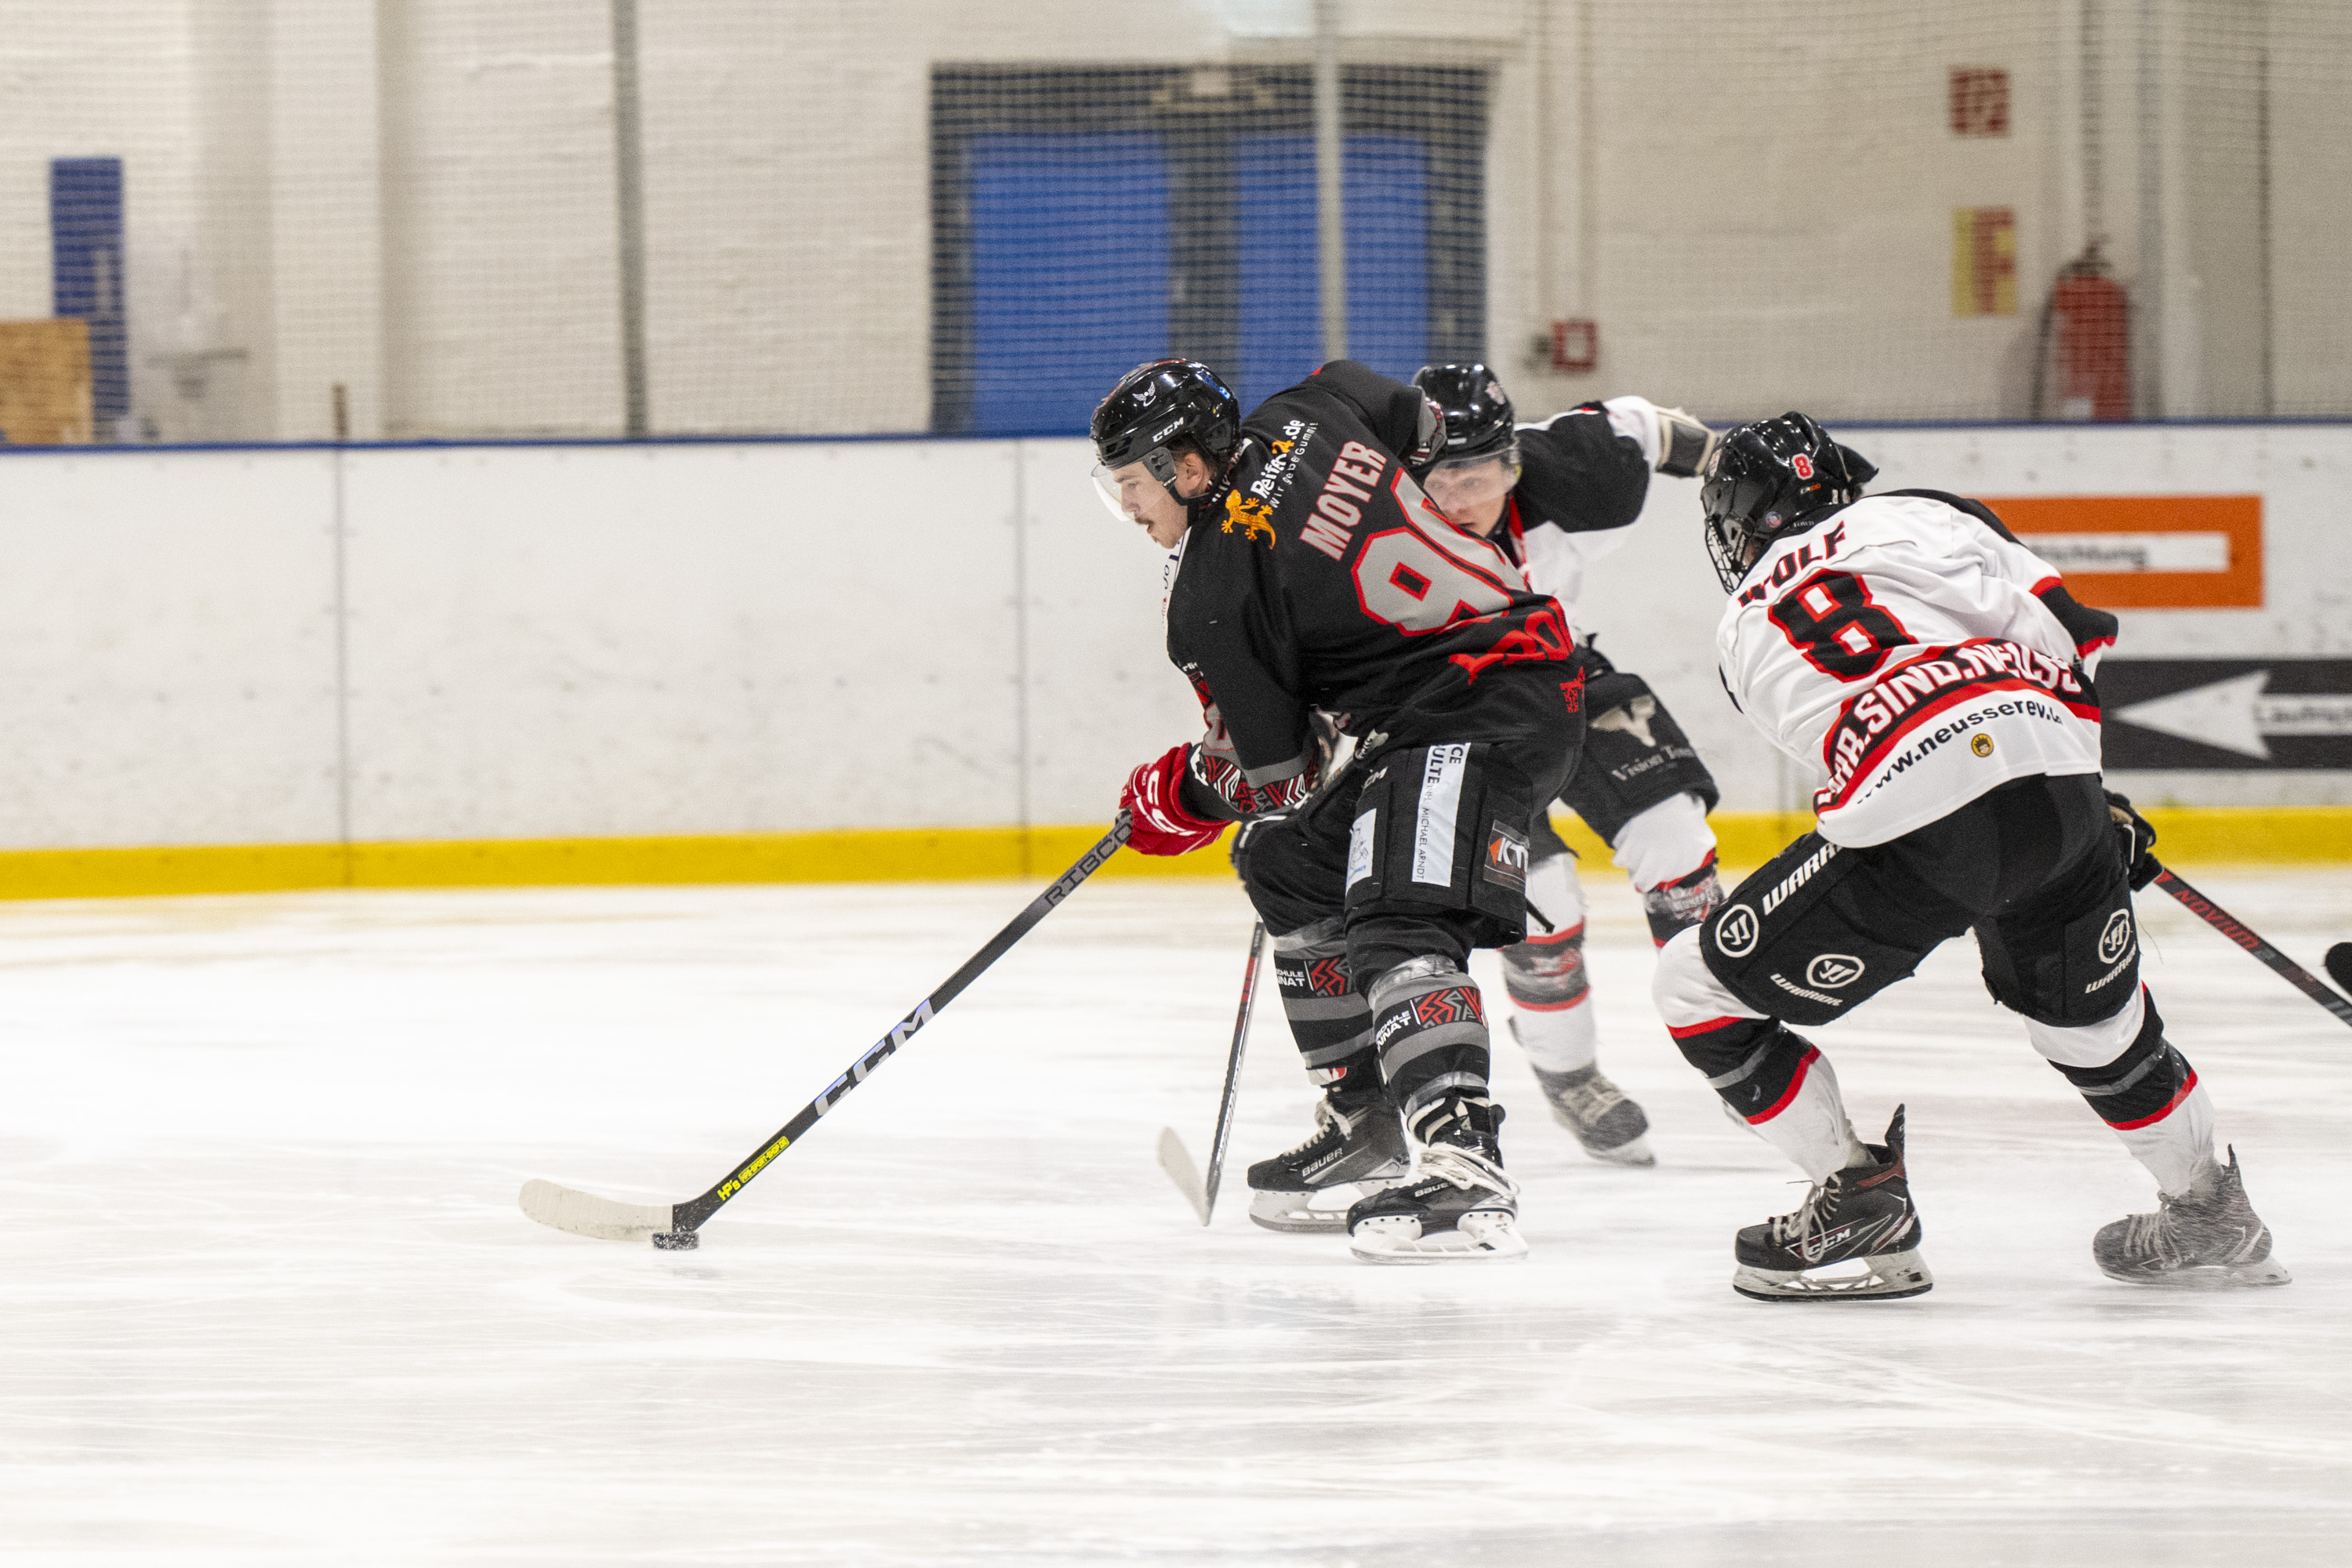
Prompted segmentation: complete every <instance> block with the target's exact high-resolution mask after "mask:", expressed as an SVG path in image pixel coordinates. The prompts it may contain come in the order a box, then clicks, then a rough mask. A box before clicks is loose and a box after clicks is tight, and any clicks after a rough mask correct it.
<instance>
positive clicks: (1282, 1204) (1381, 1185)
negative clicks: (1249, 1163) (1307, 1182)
mask: <svg viewBox="0 0 2352 1568" xmlns="http://www.w3.org/2000/svg"><path fill="white" fill-rule="evenodd" d="M1411 1179H1412V1176H1411V1173H1400V1174H1398V1175H1396V1176H1393V1177H1390V1178H1385V1179H1382V1178H1374V1179H1372V1180H1370V1181H1363V1182H1343V1183H1341V1184H1339V1185H1338V1186H1336V1187H1318V1188H1317V1189H1316V1190H1315V1191H1313V1192H1311V1193H1261V1192H1258V1191H1255V1189H1253V1190H1252V1192H1251V1193H1250V1206H1249V1216H1250V1223H1251V1224H1252V1225H1255V1226H1263V1227H1264V1228H1265V1229H1267V1230H1278V1231H1282V1232H1284V1233H1285V1234H1286V1235H1292V1236H1345V1235H1346V1234H1347V1233H1348V1211H1349V1209H1351V1208H1353V1207H1355V1205H1356V1204H1357V1201H1358V1200H1359V1199H1362V1198H1368V1197H1370V1196H1371V1195H1372V1194H1374V1193H1384V1192H1387V1191H1388V1190H1389V1189H1390V1188H1391V1187H1394V1186H1402V1184H1404V1183H1406V1182H1408V1181H1410V1180H1411ZM1334 1205H1336V1206H1334Z"/></svg>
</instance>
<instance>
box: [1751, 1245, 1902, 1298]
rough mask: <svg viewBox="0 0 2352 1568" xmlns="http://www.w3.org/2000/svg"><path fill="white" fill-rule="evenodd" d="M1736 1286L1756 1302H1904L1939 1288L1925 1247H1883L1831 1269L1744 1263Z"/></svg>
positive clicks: (1833, 1265) (1833, 1266) (1834, 1265)
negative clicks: (1886, 1249) (1921, 1250)
mask: <svg viewBox="0 0 2352 1568" xmlns="http://www.w3.org/2000/svg"><path fill="white" fill-rule="evenodd" d="M1731 1288H1732V1289H1734V1290H1737V1291H1738V1292H1739V1293H1740V1294H1741V1295H1743V1296H1745V1297H1747V1298H1748V1300H1751V1301H1899V1300H1903V1298H1905V1297H1906V1296H1924V1295H1926V1294H1927V1292H1928V1291H1930V1290H1932V1289H1935V1288H1936V1277H1935V1276H1934V1275H1933V1274H1930V1273H1928V1272H1927V1259H1926V1258H1922V1257H1920V1256H1919V1249H1918V1248H1917V1247H1913V1248H1911V1249H1910V1250H1909V1251H1907V1252H1882V1253H1880V1254H1878V1255H1877V1256H1876V1257H1874V1258H1853V1259H1850V1260H1848V1261H1847V1262H1845V1263H1836V1264H1832V1265H1830V1267H1829V1268H1800V1269H1781V1268H1755V1267H1754V1266H1752V1265H1750V1264H1746V1263H1743V1264H1741V1265H1740V1266H1739V1267H1738V1269H1737V1270H1736V1271H1734V1273H1733V1274H1732V1276H1731Z"/></svg>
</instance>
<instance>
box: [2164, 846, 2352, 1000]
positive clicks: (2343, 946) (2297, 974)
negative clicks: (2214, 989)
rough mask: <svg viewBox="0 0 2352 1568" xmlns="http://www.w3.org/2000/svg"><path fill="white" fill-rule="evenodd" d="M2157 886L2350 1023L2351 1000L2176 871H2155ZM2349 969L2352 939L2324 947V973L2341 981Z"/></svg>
mask: <svg viewBox="0 0 2352 1568" xmlns="http://www.w3.org/2000/svg"><path fill="white" fill-rule="evenodd" d="M2156 885H2157V886H2158V887H2159V888H2162V889H2164V890H2165V891H2166V892H2168V893H2170V894H2171V895H2172V896H2173V897H2174V898H2176V899H2178V900H2180V903H2181V907H2182V908H2184V909H2186V910H2188V911H2189V913H2190V914H2192V915H2195V916H2196V917H2197V918H2198V919H2200V920H2201V921H2204V922H2205V923H2206V924H2207V925H2209V926H2211V927H2212V928H2213V929H2214V930H2215V931H2220V932H2221V934H2222V935H2223V936H2225V937H2228V938H2229V939H2230V940H2231V942H2236V943H2237V944H2238V945H2239V946H2240V947H2242V948H2244V949H2245V950H2246V951H2247V952H2250V953H2252V954H2253V956H2254V957H2255V958H2257V959H2259V960H2260V961H2261V962H2262V963H2264V964H2266V965H2268V966H2269V967H2270V968H2271V970H2272V971H2273V973H2276V974H2278V975H2279V977H2280V978H2281V979H2283V980H2284V981H2285V982H2286V983H2287V984H2289V985H2292V986H2294V988H2295V989H2296V990H2298V991H2300V992H2302V993H2303V994H2305V995H2306V996H2308V997H2310V998H2311V999H2312V1000H2313V1001H2315V1002H2316V1003H2318V1004H2319V1005H2321V1006H2323V1007H2325V1008H2326V1009H2327V1010H2328V1011H2329V1012H2330V1013H2333V1014H2335V1015H2336V1020H2337V1022H2339V1023H2344V1024H2352V1002H2347V1001H2346V1000H2345V999H2344V998H2343V997H2342V996H2340V995H2338V994H2336V993H2335V992H2333V991H2331V990H2329V989H2328V988H2327V986H2326V984H2325V983H2324V982H2323V981H2321V980H2320V979H2319V978H2318V977H2317V976H2316V975H2314V974H2313V973H2311V972H2310V971H2309V970H2307V969H2305V968H2304V967H2303V965H2301V964H2299V963H2296V962H2295V961H2294V959H2292V958H2289V957H2288V956H2287V955H2286V954H2284V953H2283V952H2280V951H2279V950H2278V949H2277V948H2274V947H2273V946H2272V945H2271V944H2270V943H2269V942H2264V941H2263V939H2262V938H2261V937H2259V936H2256V935H2255V934H2254V933H2253V932H2252V931H2249V930H2247V929H2246V926H2245V924H2244V922H2242V921H2239V920H2237V919H2236V918H2235V917H2233V916H2232V915H2231V914H2230V912H2229V911H2228V910H2224V909H2222V908H2221V905H2219V904H2217V903H2215V902H2214V901H2213V900H2210V899H2209V898H2207V897H2206V896H2205V895H2204V894H2202V893H2200V892H2199V891H2198V890H2197V889H2194V888H2192V887H2190V886H2189V884H2188V883H2186V882H2184V881H2182V880H2181V879H2180V876H2179V873H2178V872H2176V871H2174V870H2173V869H2172V868H2170V867H2166V868H2163V869H2161V870H2159V871H2158V872H2157V874H2156ZM2347 970H2352V942H2337V943H2336V945H2335V946H2334V947H2331V948H2329V949H2328V950H2327V973H2329V974H2331V975H2333V976H2334V977H2335V979H2336V984H2339V985H2340V984H2344V981H2345V978H2346V973H2345V972H2346V971H2347Z"/></svg>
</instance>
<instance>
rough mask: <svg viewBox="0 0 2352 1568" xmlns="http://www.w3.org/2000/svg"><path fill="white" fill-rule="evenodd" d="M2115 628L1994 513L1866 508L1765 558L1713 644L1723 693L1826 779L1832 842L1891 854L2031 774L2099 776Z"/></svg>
mask: <svg viewBox="0 0 2352 1568" xmlns="http://www.w3.org/2000/svg"><path fill="white" fill-rule="evenodd" d="M2115 632H2116V621H2115V617H2114V616H2109V615H2106V614H2105V613H2104V612H2101V611H2097V610H2093V609H2089V608H2087V607H2085V606H2084V605H2080V604H2078V603H2076V602H2075V601H2074V598H2073V596H2072V595H2069V594H2067V592H2066V590H2065V586H2064V584H2063V583H2062V582H2061V581H2060V580H2059V576H2058V574H2057V573H2056V572H2054V571H2053V570H2052V569H2051V568H2050V566H2049V565H2048V564H2047V563H2044V562H2043V561H2042V559H2041V558H2040V557H2038V556H2036V555H2035V554H2034V553H2033V552H2032V551H2030V550H2028V549H2026V548H2025V547H2024V546H2023V545H2022V544H2021V543H2019V542H2018V541H2017V538H2016V536H2015V535H2013V534H2011V532H2010V531H2008V529H2007V528H2005V527H2003V526H2002V525H2001V522H2000V519H1999V518H1997V517H1995V516H1994V515H1993V513H1992V512H1991V511H1990V510H1989V509H1987V508H1986V507H1985V506H1984V505H1983V503H1981V502H1979V501H1971V500H1964V499H1962V498H1960V497H1958V496H1948V495H1944V494H1942V493H1941V492H1937V491H1919V490H1913V491H1895V492H1893V493H1890V494H1886V495H1876V496H1867V497H1864V499H1863V500H1858V501H1855V502H1854V503H1853V504H1852V505H1850V506H1848V507H1845V508H1844V509H1843V510H1840V511H1838V512H1836V513H1835V514H1833V515H1832V516H1831V517H1830V518H1828V519H1827V520H1826V521H1822V522H1820V523H1817V524H1816V525H1814V526H1813V527H1812V528H1811V529H1809V530H1807V531H1805V532H1803V533H1801V534H1797V535H1794V536H1792V537H1790V538H1786V539H1782V540H1780V541H1779V542H1776V543H1774V544H1773V546H1772V547H1771V548H1770V549H1769V550H1768V551H1767V552H1765V553H1764V555H1763V556H1762V558H1761V559H1759V561H1758V562H1757V563H1756V564H1755V566H1754V567H1753V568H1752V569H1751V570H1750V571H1749V572H1748V575H1747V576H1746V577H1745V578H1743V579H1742V580H1741V582H1740V584H1739V587H1738V590H1737V591H1736V592H1735V593H1734V594H1733V595H1732V596H1731V602H1730V603H1729V604H1728V605H1726V606H1725V609H1724V613H1723V620H1722V623H1721V625H1720V626H1718V627H1717V632H1716V651H1717V658H1718V660H1719V661H1720V663H1721V666H1722V670H1723V682H1724V687H1725V689H1727V691H1729V692H1730V693H1731V697H1732V700H1733V701H1735V702H1736V703H1738V705H1739V707H1740V709H1741V710H1743V711H1745V712H1746V713H1747V714H1748V718H1749V719H1750V720H1751V721H1754V722H1755V724H1756V725H1757V727H1758V728H1759V729H1761V730H1762V731H1764V733H1765V734H1766V736H1768V737H1769V739H1770V740H1771V741H1772V742H1773V743H1774V744H1775V745H1777V746H1779V747H1780V749H1781V750H1782V751H1784V752H1788V753H1789V754H1790V756H1792V757H1795V758H1797V759H1798V760H1799V761H1800V762H1802V763H1806V764H1808V765H1809V766H1810V767H1811V769H1812V770H1813V773H1814V776H1816V777H1818V778H1820V779H1822V781H1823V782H1822V784H1821V787H1820V788H1819V789H1818V790H1817V791H1816V792H1815V794H1814V796H1813V809H1814V811H1815V813H1816V814H1817V815H1818V816H1819V818H1820V825H1819V826H1820V832H1821V835H1822V837H1824V838H1826V839H1828V840H1829V841H1830V842H1832V844H1843V845H1846V846H1848V847H1861V846H1864V845H1869V844H1884V843H1885V842H1886V841H1887V840H1888V839H1891V838H1895V837H1900V836H1901V835H1903V834H1906V833H1908V832H1910V831H1911V830H1912V829H1914V828H1916V827H1923V826H1927V824H1928V823H1930V822H1934V821H1936V820H1937V818H1939V817H1942V816H1948V815H1949V814H1950V813H1952V812H1954V811H1956V810H1958V808H1959V807H1960V806H1962V805H1966V804H1968V803H1969V801H1972V800H1974V799H1976V798H1977V797H1978V796H1979V795H1983V794H1984V793H1986V792H1987V791H1988V790H1990V789H1992V788H1993V787H1995V786H1996V785H1999V784H2006V783H2008V782H2009V781H2010V780H2011V779H2016V778H2023V777H2025V776H2027V775H2029V774H2033V773H2046V774H2052V775H2063V774H2068V773H2097V772H2098V771H2099V709H2098V700H2097V697H2096V695H2095V693H2094V692H2093V691H2092V689H2091V687H2090V683H2089V679H2088V675H2089V672H2090V671H2091V670H2093V669H2095V668H2096V665H2097V661H2098V657H2099V655H2100V654H2101V653H2102V652H2104V651H2105V648H2106V647H2109V646H2110V645H2112V644H2113V642H2114V641H2115Z"/></svg>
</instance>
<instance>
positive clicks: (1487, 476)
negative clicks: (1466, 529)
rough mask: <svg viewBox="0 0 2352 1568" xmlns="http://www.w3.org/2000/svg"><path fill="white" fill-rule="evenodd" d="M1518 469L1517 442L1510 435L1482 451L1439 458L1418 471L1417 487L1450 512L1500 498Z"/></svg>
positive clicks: (1515, 478)
mask: <svg viewBox="0 0 2352 1568" xmlns="http://www.w3.org/2000/svg"><path fill="white" fill-rule="evenodd" d="M1519 473H1520V468H1519V443H1518V440H1517V437H1513V438H1512V439H1510V440H1508V441H1505V442H1503V443H1502V444H1501V445H1499V446H1496V447H1489V448H1488V449H1487V450H1486V451H1484V452H1475V453H1471V454H1467V455H1465V456H1461V457H1445V458H1439V459H1437V461H1436V462H1434V463H1432V464H1431V465H1430V466H1429V470H1428V472H1426V473H1424V474H1423V475H1422V478H1421V488H1422V489H1423V490H1424V491H1426V492H1428V495H1429V499H1430V500H1433V501H1435V502H1436V503H1437V506H1438V510H1441V511H1444V512H1445V513H1447V514H1448V515H1449V516H1450V515H1452V514H1453V513H1454V512H1456V511H1461V510H1467V509H1472V508H1476V507H1481V506H1487V505H1491V504H1492V503H1494V502H1496V501H1498V500H1502V499H1503V498H1504V497H1505V496H1507V495H1509V494H1510V493H1511V490H1512V489H1513V488H1514V487H1516V486H1517V484H1518V482H1519Z"/></svg>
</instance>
